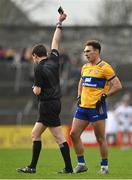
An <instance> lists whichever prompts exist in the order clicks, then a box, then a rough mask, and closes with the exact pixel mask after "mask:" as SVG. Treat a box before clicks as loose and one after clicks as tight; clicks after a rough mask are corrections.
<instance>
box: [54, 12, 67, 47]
mask: <svg viewBox="0 0 132 180" xmlns="http://www.w3.org/2000/svg"><path fill="white" fill-rule="evenodd" d="M66 16H67V15H66V14H65V13H63V14H60V17H59V22H58V23H57V26H56V29H55V32H54V35H53V39H52V43H51V49H56V50H58V47H59V42H60V38H61V29H62V22H63V21H64V20H65V19H66Z"/></svg>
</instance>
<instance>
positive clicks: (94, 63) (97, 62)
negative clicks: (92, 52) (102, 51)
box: [91, 57, 101, 66]
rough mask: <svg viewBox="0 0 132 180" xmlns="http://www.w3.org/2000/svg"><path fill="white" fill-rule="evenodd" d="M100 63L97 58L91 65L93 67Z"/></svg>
mask: <svg viewBox="0 0 132 180" xmlns="http://www.w3.org/2000/svg"><path fill="white" fill-rule="evenodd" d="M100 61H101V59H100V57H98V58H97V59H95V61H93V62H91V65H93V66H94V65H97V64H99V63H100Z"/></svg>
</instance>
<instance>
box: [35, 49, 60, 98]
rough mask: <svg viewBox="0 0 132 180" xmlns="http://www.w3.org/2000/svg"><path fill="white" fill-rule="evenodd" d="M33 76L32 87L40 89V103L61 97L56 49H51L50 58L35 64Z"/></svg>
mask: <svg viewBox="0 0 132 180" xmlns="http://www.w3.org/2000/svg"><path fill="white" fill-rule="evenodd" d="M34 76H35V77H34V86H38V87H41V94H40V95H39V100H40V101H45V100H54V99H59V98H60V97H61V91H60V80H59V52H58V51H57V50H56V49H52V50H51V54H50V56H49V57H48V58H47V59H44V60H42V61H40V62H39V64H37V66H36V67H35V71H34Z"/></svg>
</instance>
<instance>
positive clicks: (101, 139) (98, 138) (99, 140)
mask: <svg viewBox="0 0 132 180" xmlns="http://www.w3.org/2000/svg"><path fill="white" fill-rule="evenodd" d="M105 141H106V140H105V137H97V142H98V143H99V144H102V143H104V142H105Z"/></svg>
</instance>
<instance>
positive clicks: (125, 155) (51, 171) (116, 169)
mask: <svg viewBox="0 0 132 180" xmlns="http://www.w3.org/2000/svg"><path fill="white" fill-rule="evenodd" d="M71 157H72V162H73V166H76V156H75V153H74V151H73V150H71ZM85 158H86V162H87V166H88V168H89V170H88V172H85V173H80V174H65V175H63V174H62V175H61V174H57V173H56V172H57V171H58V170H60V169H62V168H63V167H64V164H63V160H62V157H61V155H60V152H59V150H58V149H44V150H42V151H41V154H40V158H39V162H38V166H37V173H36V174H23V173H18V172H16V168H18V167H24V166H26V165H28V164H29V162H30V160H31V150H30V149H28V150H25V149H24V150H19V149H10V150H9V149H0V179H132V149H129V150H128V151H121V150H120V149H119V148H109V171H110V173H109V174H106V175H100V174H97V172H98V170H99V168H100V166H99V162H100V157H99V151H98V148H85Z"/></svg>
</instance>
